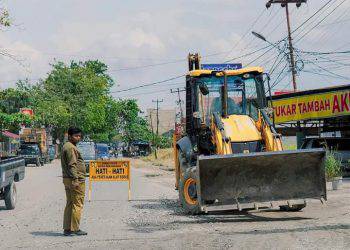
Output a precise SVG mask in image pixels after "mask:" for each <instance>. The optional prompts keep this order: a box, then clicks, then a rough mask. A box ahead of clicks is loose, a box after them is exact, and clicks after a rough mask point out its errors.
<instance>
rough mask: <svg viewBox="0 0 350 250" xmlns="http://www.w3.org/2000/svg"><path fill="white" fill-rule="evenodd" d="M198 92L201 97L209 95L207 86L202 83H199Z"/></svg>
mask: <svg viewBox="0 0 350 250" xmlns="http://www.w3.org/2000/svg"><path fill="white" fill-rule="evenodd" d="M199 90H200V91H201V93H202V95H208V94H209V89H208V86H207V85H206V84H205V83H204V82H200V83H199Z"/></svg>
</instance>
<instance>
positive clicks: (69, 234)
mask: <svg viewBox="0 0 350 250" xmlns="http://www.w3.org/2000/svg"><path fill="white" fill-rule="evenodd" d="M63 235H64V236H72V235H73V232H72V231H71V230H64V231H63Z"/></svg>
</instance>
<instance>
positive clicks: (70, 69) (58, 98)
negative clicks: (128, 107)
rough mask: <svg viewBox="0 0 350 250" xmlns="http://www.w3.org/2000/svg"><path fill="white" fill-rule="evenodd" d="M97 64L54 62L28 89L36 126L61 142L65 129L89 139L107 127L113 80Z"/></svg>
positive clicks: (101, 66) (88, 62)
mask: <svg viewBox="0 0 350 250" xmlns="http://www.w3.org/2000/svg"><path fill="white" fill-rule="evenodd" d="M106 71H107V66H106V65H105V64H103V63H102V62H99V61H87V62H71V63H70V64H69V65H66V64H64V63H63V62H56V63H55V64H53V65H52V71H51V72H50V73H49V74H48V76H47V78H46V79H44V80H41V81H40V82H39V83H38V84H36V85H35V86H32V87H31V88H30V87H29V86H28V85H27V86H26V87H27V88H28V89H30V92H31V94H32V95H33V96H34V100H33V108H34V112H35V114H36V116H37V117H38V121H39V123H41V124H43V125H44V126H46V127H51V128H52V129H53V130H54V132H55V135H56V137H57V138H59V139H61V140H62V139H63V137H64V132H65V131H66V130H67V128H68V127H69V126H78V127H80V128H82V130H83V131H84V133H86V134H88V135H89V136H91V137H94V135H95V134H100V133H103V132H105V128H106V127H108V126H107V124H106V121H107V119H106V118H107V111H108V110H107V108H106V107H107V104H108V102H109V101H110V97H109V90H110V88H111V87H112V86H113V80H112V79H111V78H110V77H109V76H108V75H107V74H106Z"/></svg>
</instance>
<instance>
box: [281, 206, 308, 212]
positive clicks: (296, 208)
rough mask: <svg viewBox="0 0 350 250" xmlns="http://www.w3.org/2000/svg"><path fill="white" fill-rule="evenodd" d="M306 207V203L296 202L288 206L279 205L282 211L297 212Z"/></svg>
mask: <svg viewBox="0 0 350 250" xmlns="http://www.w3.org/2000/svg"><path fill="white" fill-rule="evenodd" d="M305 207H306V204H296V205H292V206H291V207H290V206H280V210H281V211H284V212H299V211H301V210H303V209H304V208H305Z"/></svg>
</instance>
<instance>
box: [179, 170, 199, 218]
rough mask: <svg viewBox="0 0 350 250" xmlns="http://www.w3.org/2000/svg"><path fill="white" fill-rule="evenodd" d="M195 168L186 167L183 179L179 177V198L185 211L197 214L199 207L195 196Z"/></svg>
mask: <svg viewBox="0 0 350 250" xmlns="http://www.w3.org/2000/svg"><path fill="white" fill-rule="evenodd" d="M196 179H197V178H196V169H195V168H194V167H192V168H189V169H186V170H185V172H184V175H183V179H181V178H180V185H179V188H180V190H179V198H180V202H181V205H182V207H183V208H184V210H185V212H186V213H189V214H193V215H195V214H199V213H200V208H199V205H198V197H197V183H196V182H197V181H196Z"/></svg>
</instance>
